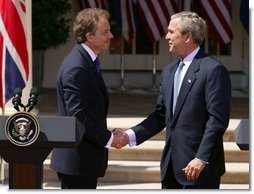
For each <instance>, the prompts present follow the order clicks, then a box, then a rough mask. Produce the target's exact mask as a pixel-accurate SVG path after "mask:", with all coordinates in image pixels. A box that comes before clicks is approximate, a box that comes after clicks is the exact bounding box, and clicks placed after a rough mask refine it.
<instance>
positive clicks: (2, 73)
mask: <svg viewBox="0 0 254 194" xmlns="http://www.w3.org/2000/svg"><path fill="white" fill-rule="evenodd" d="M26 40H27V39H26V5H25V1H24V0H23V1H22V0H12V1H11V0H0V80H1V85H0V107H2V108H3V107H4V104H5V103H6V102H7V101H8V100H9V99H11V98H12V97H13V94H14V90H15V89H16V88H22V89H23V88H24V87H25V85H26V82H27V80H28V76H29V61H28V49H27V41H26Z"/></svg>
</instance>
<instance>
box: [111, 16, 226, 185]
mask: <svg viewBox="0 0 254 194" xmlns="http://www.w3.org/2000/svg"><path fill="white" fill-rule="evenodd" d="M206 31H207V25H206V22H205V21H204V20H203V19H202V18H201V17H199V16H198V15H197V14H196V13H194V12H180V13H177V14H175V15H173V16H172V17H171V21H170V23H169V26H168V32H167V35H166V40H167V41H168V45H169V51H170V52H172V53H175V54H178V55H179V56H180V59H178V60H176V61H174V62H172V63H171V64H169V65H167V66H166V67H165V68H164V70H163V71H162V75H161V79H160V93H159V96H158V99H157V105H156V109H155V111H154V112H153V113H151V114H150V115H149V116H148V117H147V118H146V119H145V120H144V121H142V122H141V123H140V124H138V125H137V126H135V127H133V128H132V129H129V130H127V132H126V133H127V134H128V136H129V138H127V139H126V141H125V144H127V143H129V145H130V146H135V145H139V144H141V143H142V142H144V141H146V140H147V139H149V138H151V137H152V136H154V135H155V134H157V133H159V132H160V131H162V130H163V129H164V128H165V127H166V143H165V147H164V150H163V154H162V158H161V181H162V188H163V189H218V188H219V186H220V178H221V176H222V175H223V174H224V173H225V160H224V148H223V134H224V132H225V131H226V129H227V127H228V123H229V117H230V99H231V82H230V77H229V73H228V71H227V70H226V68H225V66H223V65H222V64H221V63H220V62H219V61H218V60H216V59H215V58H213V57H211V56H209V55H207V54H206V53H205V52H203V51H202V49H201V48H200V46H201V45H202V42H203V40H204V39H205V35H206ZM178 88H180V89H178ZM119 131H120V130H119V129H117V130H115V133H118V132H119ZM120 144H121V143H119V145H120ZM125 144H121V145H122V146H124V145H125Z"/></svg>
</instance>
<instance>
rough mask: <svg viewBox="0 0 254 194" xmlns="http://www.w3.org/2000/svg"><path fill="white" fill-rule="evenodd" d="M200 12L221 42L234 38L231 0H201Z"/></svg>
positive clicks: (224, 42)
mask: <svg viewBox="0 0 254 194" xmlns="http://www.w3.org/2000/svg"><path fill="white" fill-rule="evenodd" d="M199 1H200V2H199V3H200V9H201V10H200V14H201V15H203V17H204V19H205V20H206V21H207V24H208V28H209V30H210V31H211V33H212V34H213V35H214V36H215V38H216V39H217V41H219V43H220V44H226V43H228V42H230V41H231V40H232V39H233V33H232V28H231V5H230V2H229V0H199Z"/></svg>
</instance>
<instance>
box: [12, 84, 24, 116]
mask: <svg viewBox="0 0 254 194" xmlns="http://www.w3.org/2000/svg"><path fill="white" fill-rule="evenodd" d="M21 97H22V90H21V89H20V88H16V89H15V90H14V95H13V99H12V104H13V105H14V108H15V109H16V110H17V111H19V106H20V105H22V103H21Z"/></svg>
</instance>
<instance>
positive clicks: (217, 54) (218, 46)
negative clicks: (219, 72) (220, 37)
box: [216, 41, 220, 61]
mask: <svg viewBox="0 0 254 194" xmlns="http://www.w3.org/2000/svg"><path fill="white" fill-rule="evenodd" d="M216 46H217V48H216V51H217V53H216V57H217V59H218V60H219V61H220V43H219V42H218V41H217V44H216Z"/></svg>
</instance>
